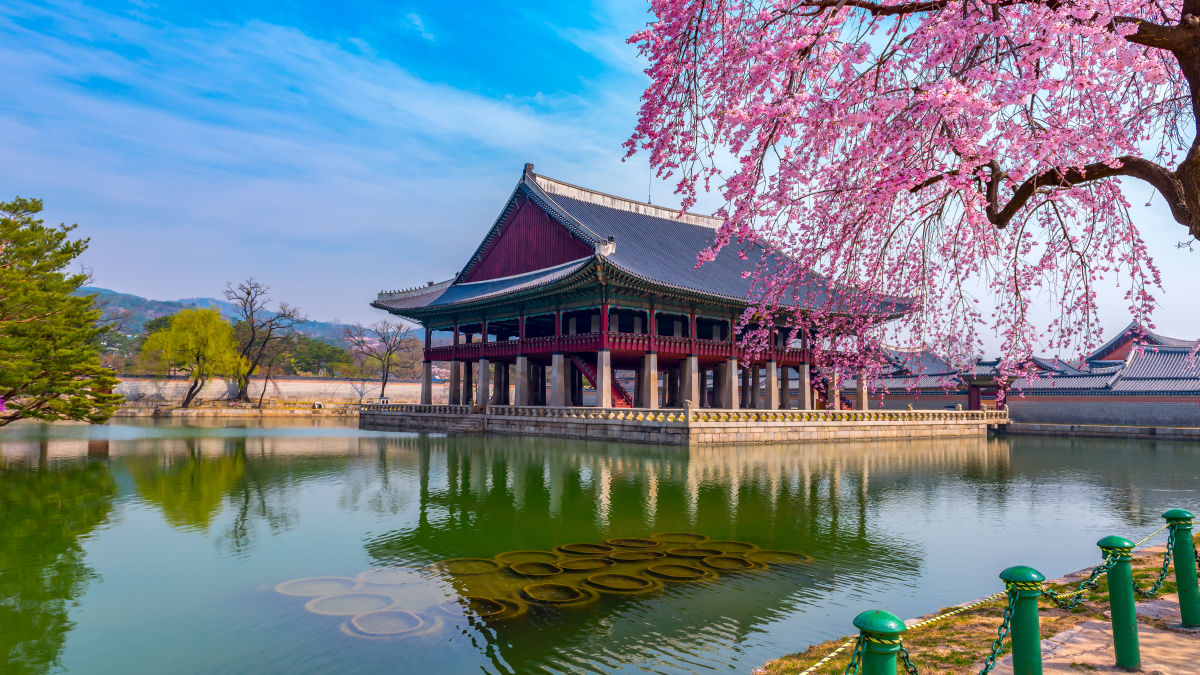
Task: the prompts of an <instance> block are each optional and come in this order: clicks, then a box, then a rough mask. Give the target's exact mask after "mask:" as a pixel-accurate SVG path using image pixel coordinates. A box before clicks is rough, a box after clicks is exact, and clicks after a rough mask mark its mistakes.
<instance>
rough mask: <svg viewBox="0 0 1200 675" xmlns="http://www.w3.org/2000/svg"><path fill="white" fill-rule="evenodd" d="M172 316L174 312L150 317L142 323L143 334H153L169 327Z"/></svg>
mask: <svg viewBox="0 0 1200 675" xmlns="http://www.w3.org/2000/svg"><path fill="white" fill-rule="evenodd" d="M174 316H175V315H174V314H167V315H165V316H156V317H154V318H153V319H150V320H149V321H147V322H146V323H144V324H142V333H143V334H144V335H153V334H154V333H158V332H161V331H164V330H166V329H168V328H170V327H171V318H172V317H174Z"/></svg>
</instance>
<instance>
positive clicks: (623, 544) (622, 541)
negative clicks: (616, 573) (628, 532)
mask: <svg viewBox="0 0 1200 675" xmlns="http://www.w3.org/2000/svg"><path fill="white" fill-rule="evenodd" d="M604 543H605V544H608V545H609V546H616V547H617V548H654V547H655V546H658V545H659V544H661V543H662V542H659V541H656V540H654V539H642V538H639V537H617V538H615V539H605V540H604Z"/></svg>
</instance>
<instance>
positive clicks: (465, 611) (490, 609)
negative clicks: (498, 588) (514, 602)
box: [438, 595, 509, 619]
mask: <svg viewBox="0 0 1200 675" xmlns="http://www.w3.org/2000/svg"><path fill="white" fill-rule="evenodd" d="M438 606H439V607H441V609H442V611H444V612H446V613H447V614H449V615H451V616H477V617H480V618H483V619H486V618H488V617H493V616H497V615H500V614H503V613H504V612H506V611H508V609H509V607H508V606H507V605H505V604H504V601H502V600H500V599H498V598H485V597H483V596H480V595H465V596H462V597H460V598H453V599H451V600H445V601H443V602H442V603H441V604H440V605H438Z"/></svg>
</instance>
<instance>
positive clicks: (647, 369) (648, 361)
mask: <svg viewBox="0 0 1200 675" xmlns="http://www.w3.org/2000/svg"><path fill="white" fill-rule="evenodd" d="M638 380H639V381H638V384H640V385H641V390H642V391H641V398H642V407H643V408H650V409H652V410H654V409H657V408H658V354H655V353H654V352H649V353H647V354H646V355H645V356H643V357H642V368H641V375H640V377H639V378H638Z"/></svg>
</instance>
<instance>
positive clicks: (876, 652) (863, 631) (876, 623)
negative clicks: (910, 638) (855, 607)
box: [854, 609, 907, 675]
mask: <svg viewBox="0 0 1200 675" xmlns="http://www.w3.org/2000/svg"><path fill="white" fill-rule="evenodd" d="M854 627H855V628H857V629H858V630H859V638H858V639H859V640H861V641H862V671H861V672H862V675H896V655H897V654H899V653H900V634H901V633H903V632H904V631H905V630H907V629H906V628H905V626H904V622H903V621H901V620H900V619H899V618H897V617H896V615H895V614H892V613H891V612H885V611H883V610H882V609H872V610H869V611H866V612H863V613H862V614H859V615H858V616H856V617H854Z"/></svg>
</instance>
